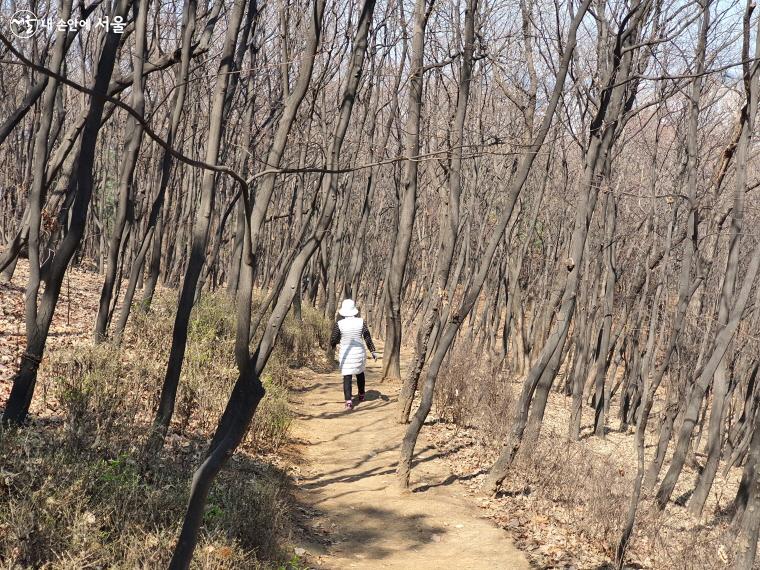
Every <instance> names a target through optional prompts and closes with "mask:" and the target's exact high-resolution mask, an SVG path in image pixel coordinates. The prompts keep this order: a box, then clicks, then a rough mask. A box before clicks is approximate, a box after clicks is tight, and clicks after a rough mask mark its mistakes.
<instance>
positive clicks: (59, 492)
mask: <svg viewBox="0 0 760 570" xmlns="http://www.w3.org/2000/svg"><path fill="white" fill-rule="evenodd" d="M174 305H175V297H174V295H173V294H171V293H167V294H162V295H159V296H158V297H157V298H156V299H155V300H154V304H153V307H152V310H151V311H150V312H149V313H141V312H140V311H138V310H135V311H134V314H133V318H132V320H131V323H130V326H129V327H128V330H127V332H126V334H125V338H124V339H123V343H122V348H118V347H116V346H114V345H113V344H110V343H104V344H100V345H97V346H95V345H92V344H91V343H90V342H87V341H83V340H81V339H78V340H76V341H75V342H73V343H67V344H65V345H63V346H58V347H56V348H54V349H52V350H51V351H50V352H49V353H48V354H47V355H46V358H45V361H44V364H43V367H42V369H41V371H40V379H39V381H40V386H39V388H38V392H37V396H38V400H42V401H41V402H40V401H38V402H36V403H35V408H34V409H36V410H44V411H45V413H44V415H37V416H35V417H34V419H33V420H32V421H31V422H30V425H28V426H25V427H24V428H23V429H20V430H16V431H8V432H5V433H2V434H0V565H1V566H3V567H13V568H17V567H19V568H40V567H45V568H102V567H116V568H154V567H164V566H166V565H167V563H168V560H169V558H170V556H171V552H172V549H173V547H174V541H175V540H176V535H177V532H178V529H179V524H180V521H181V519H182V515H183V513H184V509H185V505H186V501H187V496H188V492H189V483H190V477H191V474H192V470H193V468H194V467H195V466H197V465H198V463H199V461H200V458H201V457H202V454H203V451H204V449H205V445H206V442H207V441H208V439H209V437H210V435H211V433H212V430H213V429H214V427H215V426H216V422H217V420H218V418H219V416H220V414H221V412H222V410H223V408H224V405H225V404H226V401H227V398H228V395H229V393H230V391H231V389H232V385H233V383H234V381H235V379H236V370H235V366H234V358H233V350H232V347H233V345H234V327H235V319H234V311H233V309H232V307H231V305H230V303H229V301H228V300H227V298H226V297H224V296H223V295H213V294H207V295H204V296H203V297H202V299H201V301H200V302H199V303H198V305H197V306H196V307H195V309H194V310H193V315H192V321H191V325H190V334H189V341H188V347H187V353H186V356H185V363H184V366H183V372H182V377H181V380H180V387H179V392H178V395H177V406H176V411H175V416H174V419H173V422H172V426H171V429H170V432H169V435H168V436H167V444H166V447H165V449H164V452H163V453H162V454H161V456H160V457H158V458H151V459H146V458H145V457H144V455H143V445H142V444H143V443H144V442H145V441H146V439H147V435H148V432H149V426H150V422H151V420H152V415H153V413H154V409H155V406H156V404H157V400H158V395H159V392H160V386H161V383H162V381H163V374H164V371H165V365H166V361H167V357H168V351H169V346H170V338H171V330H172V324H173V317H174ZM304 322H305V325H304V326H303V327H300V326H298V324H297V323H296V322H295V320H294V319H293V318H292V316H289V317H288V322H287V324H286V327H285V329H284V331H283V333H284V334H283V335H282V336H281V338H280V340H281V341H282V342H281V344H280V346H278V348H277V350H276V351H275V353H274V354H273V356H272V359H271V361H270V364H269V365H268V367H267V369H266V371H265V374H264V378H263V381H264V383H265V386H266V388H267V396H266V398H265V399H264V400H263V402H262V404H261V405H260V406H259V408H258V410H257V413H256V416H255V419H254V421H253V423H252V426H251V428H250V431H249V434H248V437H247V439H246V440H245V442H244V443H243V444H242V445H241V448H240V450H239V452H238V453H237V454H236V455H235V456H234V457H233V460H232V461H231V462H230V464H229V467H228V468H227V469H225V470H224V471H223V472H222V474H221V475H220V476H219V478H218V480H217V483H216V485H215V487H214V489H213V491H212V493H211V495H210V497H209V501H208V506H207V511H206V518H205V521H204V523H205V524H204V533H203V535H202V537H201V540H200V542H199V545H198V549H197V551H196V556H195V560H194V563H193V564H194V567H195V568H211V569H217V568H219V569H221V568H264V567H267V568H268V567H271V566H272V565H273V564H274V565H277V564H278V562H277V561H287V559H288V558H289V556H287V555H286V554H285V550H284V545H285V544H286V542H287V539H288V536H289V532H290V529H289V522H288V520H289V498H288V485H289V483H288V480H287V475H286V474H285V473H284V472H283V470H282V469H280V468H277V467H274V466H273V465H274V464H279V463H280V462H279V461H278V458H277V456H276V455H275V453H276V452H277V450H278V449H279V448H280V446H281V445H282V444H283V443H284V442H285V441H286V440H287V435H288V430H289V427H290V423H291V421H292V413H291V411H290V408H289V405H288V389H287V387H288V385H289V383H290V375H291V374H292V369H291V366H293V365H303V364H309V363H310V362H312V361H316V359H317V358H318V357H319V354H320V352H319V349H318V345H319V344H320V343H322V342H324V341H325V340H326V336H325V335H326V334H327V333H326V332H324V331H328V330H329V329H328V325H327V324H326V323H325V322H324V319H322V317H321V315H319V314H318V313H317V312H316V311H313V310H310V309H309V308H307V307H304ZM297 566H298V561H297V560H290V561H289V562H282V563H280V565H279V566H278V567H282V568H285V567H288V568H295V567H297Z"/></svg>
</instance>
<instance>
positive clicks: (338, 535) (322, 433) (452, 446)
mask: <svg viewBox="0 0 760 570" xmlns="http://www.w3.org/2000/svg"><path fill="white" fill-rule="evenodd" d="M25 280H26V264H25V263H20V264H19V270H18V271H17V275H16V277H15V278H14V281H13V283H11V284H4V283H0V409H1V408H2V405H3V403H4V402H5V400H6V398H7V396H8V393H9V392H10V379H11V376H12V374H13V372H14V371H15V367H16V364H17V362H18V358H19V356H20V354H21V352H22V351H23V346H24V324H23V312H24V311H23V299H24V287H23V285H24V283H25ZM101 282H102V277H101V276H100V275H98V274H97V273H96V272H93V271H85V270H82V269H80V268H75V269H73V270H70V271H69V272H68V273H67V278H66V280H65V282H64V286H63V289H62V291H61V300H60V302H59V305H58V309H57V311H56V316H55V319H54V322H53V326H52V328H51V336H50V339H49V349H50V351H49V352H48V354H49V355H52V354H53V353H54V352H55V351H56V350H60V349H66V348H68V347H72V346H74V345H80V344H83V343H84V344H87V343H89V342H91V337H92V325H93V321H94V316H95V313H96V310H97V301H98V293H99V290H100V285H101ZM402 356H403V359H402V366H403V365H405V364H407V363H408V361H409V358H410V356H411V350H410V349H405V350H404V352H403V353H402ZM368 365H369V367H368V378H367V389H368V392H367V394H368V398H367V401H366V402H364V403H362V404H360V405H359V406H358V407H357V409H356V410H354V411H352V412H345V411H344V410H343V409H342V406H343V402H342V387H341V378H340V376H339V373H338V372H337V371H332V372H329V373H322V372H320V371H313V370H310V369H308V368H301V369H294V370H293V376H294V380H293V382H294V385H293V390H292V392H291V394H290V397H289V399H290V400H291V404H292V406H293V408H294V412H295V414H296V420H295V422H294V424H293V426H292V433H291V444H290V445H288V446H287V449H285V450H281V451H283V452H284V453H283V455H284V457H282V458H281V459H282V464H281V465H280V467H281V468H282V471H283V473H287V474H288V475H289V476H290V477H292V479H293V483H294V484H293V486H292V488H293V489H294V493H295V497H294V499H295V500H294V501H293V502H292V503H291V504H292V510H291V513H292V515H293V517H294V520H293V523H294V524H293V525H292V527H291V528H292V529H293V531H294V532H293V535H292V537H291V538H292V542H293V545H292V546H295V547H296V552H295V554H296V556H297V558H299V559H303V560H305V561H306V562H307V563H308V564H309V567H311V568H414V567H417V568H432V567H436V568H440V567H444V568H449V567H456V568H509V569H511V568H526V567H528V561H530V564H531V565H532V566H533V567H538V568H583V569H586V568H589V569H591V568H594V569H596V568H605V567H608V566H607V565H608V564H609V562H610V560H611V557H612V554H613V552H614V546H615V544H616V541H617V539H618V536H619V529H620V528H621V523H622V520H621V519H622V516H623V514H624V513H625V512H626V509H627V505H628V499H629V497H630V489H631V488H632V476H633V472H634V465H635V446H634V445H633V435H632V434H631V432H630V431H618V430H616V429H611V430H610V432H609V433H608V435H607V437H606V439H600V438H597V437H591V435H590V431H591V427H590V423H591V420H592V416H593V410H591V409H589V408H586V407H585V406H584V422H583V426H584V430H583V433H582V437H581V441H579V442H573V443H570V442H568V441H567V438H566V430H567V418H568V416H569V405H570V402H569V399H568V398H566V397H564V396H563V395H561V394H560V393H557V392H552V394H551V395H550V400H549V405H548V408H547V411H546V417H545V421H544V429H543V430H542V434H541V437H540V439H539V441H538V443H537V444H536V445H534V446H531V447H530V449H529V452H528V453H526V454H524V457H522V458H521V457H520V456H518V458H519V459H520V460H519V461H517V462H516V465H515V468H514V469H513V470H512V472H511V474H510V477H509V478H508V479H507V481H506V484H505V492H504V493H503V494H502V495H501V496H500V497H499V498H496V499H494V498H490V497H489V498H485V497H483V496H482V495H481V493H480V486H481V483H482V478H483V477H484V474H485V473H486V471H487V469H488V467H489V466H490V465H491V464H492V462H493V460H494V459H495V457H496V454H497V453H498V447H499V446H498V443H499V441H503V436H499V435H498V434H493V433H490V432H489V430H486V429H481V428H480V427H479V423H480V419H479V418H478V417H475V416H469V420H468V422H465V423H462V422H460V425H457V424H455V423H454V422H453V421H451V418H449V417H448V415H447V412H446V408H445V406H444V405H442V402H441V398H442V397H443V396H442V394H443V393H444V390H443V389H444V388H445V382H443V380H444V379H443V378H440V379H439V384H440V385H439V386H438V387H437V389H436V390H437V393H438V395H437V397H436V401H435V402H434V407H433V413H431V415H430V417H429V418H428V421H427V422H426V424H425V426H424V429H423V431H422V433H421V435H420V439H419V442H418V446H417V453H416V462H415V467H414V469H413V472H412V478H411V482H412V485H411V492H410V493H406V494H402V493H400V492H399V491H397V489H396V487H395V467H396V461H397V456H398V447H399V445H400V442H401V437H402V434H403V432H404V426H401V425H399V424H398V423H396V398H397V394H398V390H399V384H398V383H397V382H383V383H381V382H380V381H379V378H380V368H381V365H380V363H379V362H378V363H375V362H372V361H370V362H369V363H368ZM452 366H453V364H452ZM462 367H464V369H465V370H464V374H465V380H466V382H467V383H469V384H471V385H475V386H477V385H478V382H479V377H478V376H477V375H476V372H477V371H476V370H474V369H472V368H471V367H470V365H469V364H468V361H465V362H464V363H463V364H462ZM319 369H320V370H322V369H325V367H322V366H320V367H319ZM47 376H48V373H47V371H46V366H45V365H43V370H42V380H43V382H42V383H41V386H40V389H39V390H38V397H35V400H34V402H33V405H32V414H33V416H35V417H38V418H40V419H45V418H51V417H55V416H57V415H60V414H61V409H60V406H59V402H57V400H56V398H55V393H54V391H52V390H48V382H46V381H45V379H46V378H47ZM519 381H520V379H519V378H511V379H508V380H507V382H506V385H507V387H508V388H509V390H508V392H511V393H512V397H511V400H512V401H513V400H514V399H515V397H516V396H515V395H516V394H517V393H519V389H520V382H519ZM454 385H456V384H454ZM460 387H461V385H460ZM498 396H499V398H503V396H502V395H498ZM504 397H505V398H506V400H507V401H508V400H510V397H509V396H508V395H507V396H504ZM491 399H493V398H491ZM510 407H511V406H510ZM616 409H617V403H616V401H615V400H613V405H612V410H613V412H612V413H613V414H614V413H615V410H616ZM478 410H479V412H482V413H483V414H486V415H487V414H488V413H491V414H492V415H494V416H495V417H494V418H491V420H490V423H488V425H491V424H497V425H498V426H502V428H503V429H504V430H506V429H507V427H508V426H509V425H510V424H511V414H512V411H511V410H507V411H506V412H505V411H504V405H503V403H500V405H499V406H496V407H495V408H494V410H493V411H489V410H490V408H489V405H487V402H486V403H484V404H483V405H479V406H478ZM650 423H651V424H654V425H653V429H652V430H651V431H652V433H650V434H649V435H648V438H647V439H648V442H647V443H648V444H647V450H646V451H647V456H648V458H649V457H651V454H652V453H653V452H654V443H655V440H656V435H657V434H656V424H657V422H650ZM610 424H612V425H617V420H616V419H614V418H610ZM495 435H496V437H494V436H495ZM183 441H184V440H183ZM199 452H200V451H199ZM241 453H242V452H241ZM191 457H193V456H192V455H188V459H189V458H191ZM277 459H278V461H277V462H276V463H278V464H280V462H279V459H280V458H279V457H278V458H277ZM701 460H703V456H702V455H701V454H697V455H696V461H697V462H698V461H701ZM697 469H698V466H694V465H691V464H687V466H686V467H685V470H684V475H683V476H682V477H681V480H680V481H679V484H678V486H677V488H676V492H675V493H674V498H682V497H686V496H688V492H689V490H690V488H691V487H692V485H693V481H694V477H695V474H696V471H697ZM740 472H741V469H740V468H733V469H731V470H729V472H728V473H724V472H723V469H721V471H720V472H719V474H718V477H717V480H716V484H715V486H714V488H713V493H711V496H710V500H709V501H708V504H707V508H706V509H705V513H704V516H703V517H701V518H696V517H692V516H690V515H689V514H688V513H687V512H686V509H685V508H684V507H683V506H681V505H679V504H675V503H670V504H669V505H668V508H667V509H666V510H665V512H663V513H659V512H655V511H653V510H652V509H651V508H650V507H649V506H648V505H647V504H646V503H645V504H642V508H641V514H640V517H639V520H638V524H637V527H636V531H635V533H634V542H633V544H632V547H631V551H630V555H629V560H630V561H631V563H632V567H638V568H642V567H643V568H700V570H702V569H704V568H716V569H717V568H724V567H726V564H727V563H728V562H729V560H728V556H727V552H730V539H731V533H732V531H731V528H730V527H729V525H728V524H727V521H726V519H725V517H724V516H723V515H722V514H721V513H722V510H723V509H724V508H725V507H726V505H727V504H728V503H729V501H730V499H731V498H732V496H733V494H734V493H735V489H736V484H737V480H738V477H739V475H740ZM286 542H287V540H286ZM283 546H285V545H283ZM518 548H519V550H518Z"/></svg>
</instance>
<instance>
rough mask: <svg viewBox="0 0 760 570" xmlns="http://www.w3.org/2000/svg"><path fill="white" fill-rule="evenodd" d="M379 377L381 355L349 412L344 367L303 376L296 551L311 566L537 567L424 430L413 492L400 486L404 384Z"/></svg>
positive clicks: (296, 430) (297, 434) (297, 430)
mask: <svg viewBox="0 0 760 570" xmlns="http://www.w3.org/2000/svg"><path fill="white" fill-rule="evenodd" d="M406 357H407V359H408V357H409V355H406ZM404 364H405V362H402V366H403V365H404ZM380 374H381V365H380V361H379V360H378V362H377V363H375V362H372V360H371V359H370V360H369V362H368V367H367V400H366V401H365V402H363V403H360V404H359V405H358V406H357V407H356V408H355V409H354V410H353V411H344V410H343V409H342V408H343V401H342V400H343V398H342V387H341V378H340V375H339V373H338V372H333V373H329V374H317V373H313V374H309V375H308V376H303V377H301V378H300V379H299V385H298V387H297V388H296V391H295V400H296V402H295V408H296V412H297V416H296V421H295V422H294V424H295V425H294V426H293V434H294V439H295V441H296V442H297V445H298V447H299V450H298V451H299V454H300V457H301V458H302V463H301V465H300V468H299V471H300V474H299V477H298V480H297V487H298V492H297V497H296V498H297V500H298V502H299V504H300V505H301V507H300V517H299V519H300V520H299V525H300V526H301V527H302V528H303V529H304V530H305V533H304V536H302V537H300V538H299V539H298V540H297V541H296V542H297V543H298V544H300V546H299V547H298V548H297V549H296V552H297V553H298V554H300V555H302V559H303V560H304V562H305V563H307V564H308V565H309V567H311V568H328V569H335V570H338V569H341V570H342V569H344V568H372V569H374V568H399V569H401V568H403V569H413V570H424V569H428V568H430V569H433V568H435V569H441V568H444V569H449V568H451V569H457V570H466V569H476V568H477V569H500V570H501V569H504V570H506V569H509V570H511V569H518V570H519V569H523V568H529V565H528V562H527V559H526V558H525V557H524V556H523V554H522V553H521V552H520V551H519V550H517V549H516V548H515V546H514V544H513V543H512V541H511V540H510V538H509V535H508V534H507V533H506V532H505V531H503V530H501V529H499V528H497V527H496V526H494V525H493V524H492V523H491V522H490V521H488V520H486V519H484V518H482V517H481V516H480V513H479V509H478V508H477V507H476V506H474V505H473V504H472V503H471V502H470V501H469V500H468V498H467V497H466V495H465V492H464V488H463V487H461V486H460V485H459V483H457V482H456V481H454V482H453V483H452V482H451V481H452V479H453V478H452V477H450V475H451V472H450V470H449V469H448V467H447V466H446V463H445V461H444V459H443V458H442V457H441V456H440V454H439V452H438V451H437V450H436V449H435V448H434V447H433V446H432V445H430V444H429V443H428V441H427V440H426V438H425V433H424V430H423V433H422V435H421V436H420V439H419V441H418V445H417V451H418V453H417V457H416V464H415V468H414V470H413V472H412V485H411V492H401V491H399V490H398V489H397V488H396V486H395V470H396V462H397V459H398V450H399V445H400V442H401V437H402V434H403V432H404V426H401V425H399V424H398V423H397V422H396V409H397V408H396V401H397V395H398V391H399V388H400V385H399V383H397V382H394V383H391V382H384V383H379V378H380ZM354 393H356V387H355V386H354Z"/></svg>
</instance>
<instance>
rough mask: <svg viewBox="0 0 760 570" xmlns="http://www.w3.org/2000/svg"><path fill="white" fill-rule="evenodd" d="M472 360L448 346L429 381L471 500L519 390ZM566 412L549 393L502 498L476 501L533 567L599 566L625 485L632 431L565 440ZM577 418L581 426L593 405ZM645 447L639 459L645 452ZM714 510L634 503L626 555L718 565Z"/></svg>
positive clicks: (631, 470)
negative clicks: (701, 513)
mask: <svg viewBox="0 0 760 570" xmlns="http://www.w3.org/2000/svg"><path fill="white" fill-rule="evenodd" d="M482 356H483V353H482V352H481V351H480V350H479V349H477V347H475V346H470V345H469V344H468V343H466V342H461V343H460V344H459V346H457V347H456V348H455V351H454V352H453V353H452V356H451V360H450V362H449V363H448V364H447V365H446V366H444V367H443V368H442V371H441V374H440V376H439V379H438V384H437V385H436V391H437V399H436V402H435V408H434V415H435V417H436V418H437V419H438V420H440V421H437V422H436V421H434V422H433V425H432V426H431V427H432V430H433V437H434V438H435V441H436V442H437V445H438V446H439V447H440V448H441V449H442V450H443V451H444V452H448V458H449V460H450V466H451V469H452V471H453V472H454V474H455V475H456V476H458V477H459V478H460V479H461V480H462V481H463V482H464V484H465V485H466V486H467V487H468V489H469V490H470V492H471V493H472V494H474V495H476V494H477V495H478V496H479V497H480V483H481V481H482V478H483V477H484V474H485V472H486V471H487V469H488V468H489V467H490V466H491V465H492V464H493V461H494V460H495V459H496V457H497V455H498V451H499V449H500V446H501V443H503V442H504V436H505V433H506V432H507V430H508V429H509V428H510V427H511V425H512V424H513V421H514V417H515V416H514V410H513V406H514V402H515V399H516V395H517V394H518V393H519V390H520V389H521V387H522V386H521V383H520V382H518V381H517V379H510V378H509V377H508V376H507V375H506V374H505V373H504V372H496V373H493V374H492V369H491V364H489V363H488V362H487V361H486V360H485V359H483V358H481V357H482ZM439 388H440V389H439ZM615 406H616V404H615V403H614V402H613V412H614V411H615ZM569 413H570V410H569V399H568V398H566V397H565V396H563V395H561V394H559V393H556V392H553V393H552V394H551V395H550V399H549V404H548V407H547V412H546V416H545V419H544V424H543V428H542V431H541V435H540V436H539V438H538V441H536V442H534V443H530V444H524V445H523V447H522V449H521V452H520V453H519V454H518V456H517V458H516V460H515V462H514V464H513V466H512V468H511V470H510V473H509V476H508V478H507V480H506V481H505V484H504V487H503V494H502V495H501V496H500V497H499V498H497V499H490V498H489V499H484V498H482V497H480V498H479V500H480V501H481V505H482V507H483V508H484V509H485V511H486V513H487V514H488V515H489V516H490V517H492V518H493V519H494V520H495V521H497V522H498V523H499V524H500V525H502V526H503V527H504V528H506V529H507V530H509V531H510V533H511V534H512V536H513V537H514V538H515V540H516V542H517V543H518V546H520V548H521V549H523V550H524V551H525V552H526V553H527V554H528V556H529V557H530V558H531V560H532V561H533V562H534V563H535V564H536V565H537V566H538V567H542V568H544V567H546V568H567V567H576V568H604V567H606V566H607V565H608V564H610V562H611V560H612V558H613V557H614V551H615V547H616V545H617V541H618V540H619V537H620V531H621V528H622V524H623V520H624V517H625V514H626V512H627V509H628V503H629V498H630V494H631V492H632V488H633V477H634V475H635V469H636V462H635V447H634V445H633V443H634V442H633V435H632V434H631V433H617V432H613V433H610V434H609V435H608V436H607V438H606V439H605V440H601V439H599V438H596V437H593V436H591V437H589V429H590V428H588V427H584V430H583V437H582V439H581V440H580V441H578V442H569V441H568V440H567V422H568V419H569ZM584 414H585V415H584V420H585V422H584V426H586V423H587V422H590V421H592V416H593V410H590V409H584ZM655 435H656V434H653V437H654V436H655ZM647 452H648V455H647V457H649V454H650V453H651V452H652V450H651V449H650V448H648V449H647ZM682 480H683V482H682V485H685V486H686V487H688V486H689V485H691V484H692V483H693V480H692V474H691V473H689V472H685V473H684V476H683V477H682ZM734 492H735V487H734ZM728 496H729V497H730V496H731V493H730V492H729V493H728ZM716 510H717V506H715V503H714V502H713V503H711V509H710V510H709V512H706V516H705V517H704V518H703V519H702V520H696V519H694V518H693V517H691V516H690V515H689V514H688V513H687V512H686V510H685V509H684V508H683V507H680V506H677V505H674V504H671V505H669V506H668V508H667V509H666V510H665V511H664V512H663V513H660V512H659V511H657V510H656V509H654V508H653V507H652V505H651V502H650V501H649V500H645V501H643V502H642V504H641V505H640V507H639V514H638V518H637V524H636V528H635V531H634V536H633V539H632V543H631V546H630V549H629V553H628V558H627V559H628V560H629V561H632V562H634V563H635V564H638V565H640V566H639V567H645V568H661V569H670V568H679V569H681V568H683V569H690V568H694V569H697V568H699V569H716V570H717V569H720V568H725V567H727V565H728V564H730V562H731V556H732V550H733V544H732V542H733V539H734V533H733V532H732V530H731V528H730V527H729V526H728V525H727V523H726V521H725V520H723V519H722V518H721V517H720V516H718V515H715V514H713V512H715V511H716ZM634 567H635V566H634Z"/></svg>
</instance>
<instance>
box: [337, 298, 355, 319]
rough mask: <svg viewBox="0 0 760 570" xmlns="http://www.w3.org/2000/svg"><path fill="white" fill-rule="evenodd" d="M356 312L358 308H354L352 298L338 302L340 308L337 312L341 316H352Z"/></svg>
mask: <svg viewBox="0 0 760 570" xmlns="http://www.w3.org/2000/svg"><path fill="white" fill-rule="evenodd" d="M357 313H359V309H357V308H356V303H354V300H353V299H343V302H342V303H341V304H340V309H339V310H338V314H339V315H340V316H341V317H353V316H355V315H356V314H357Z"/></svg>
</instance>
